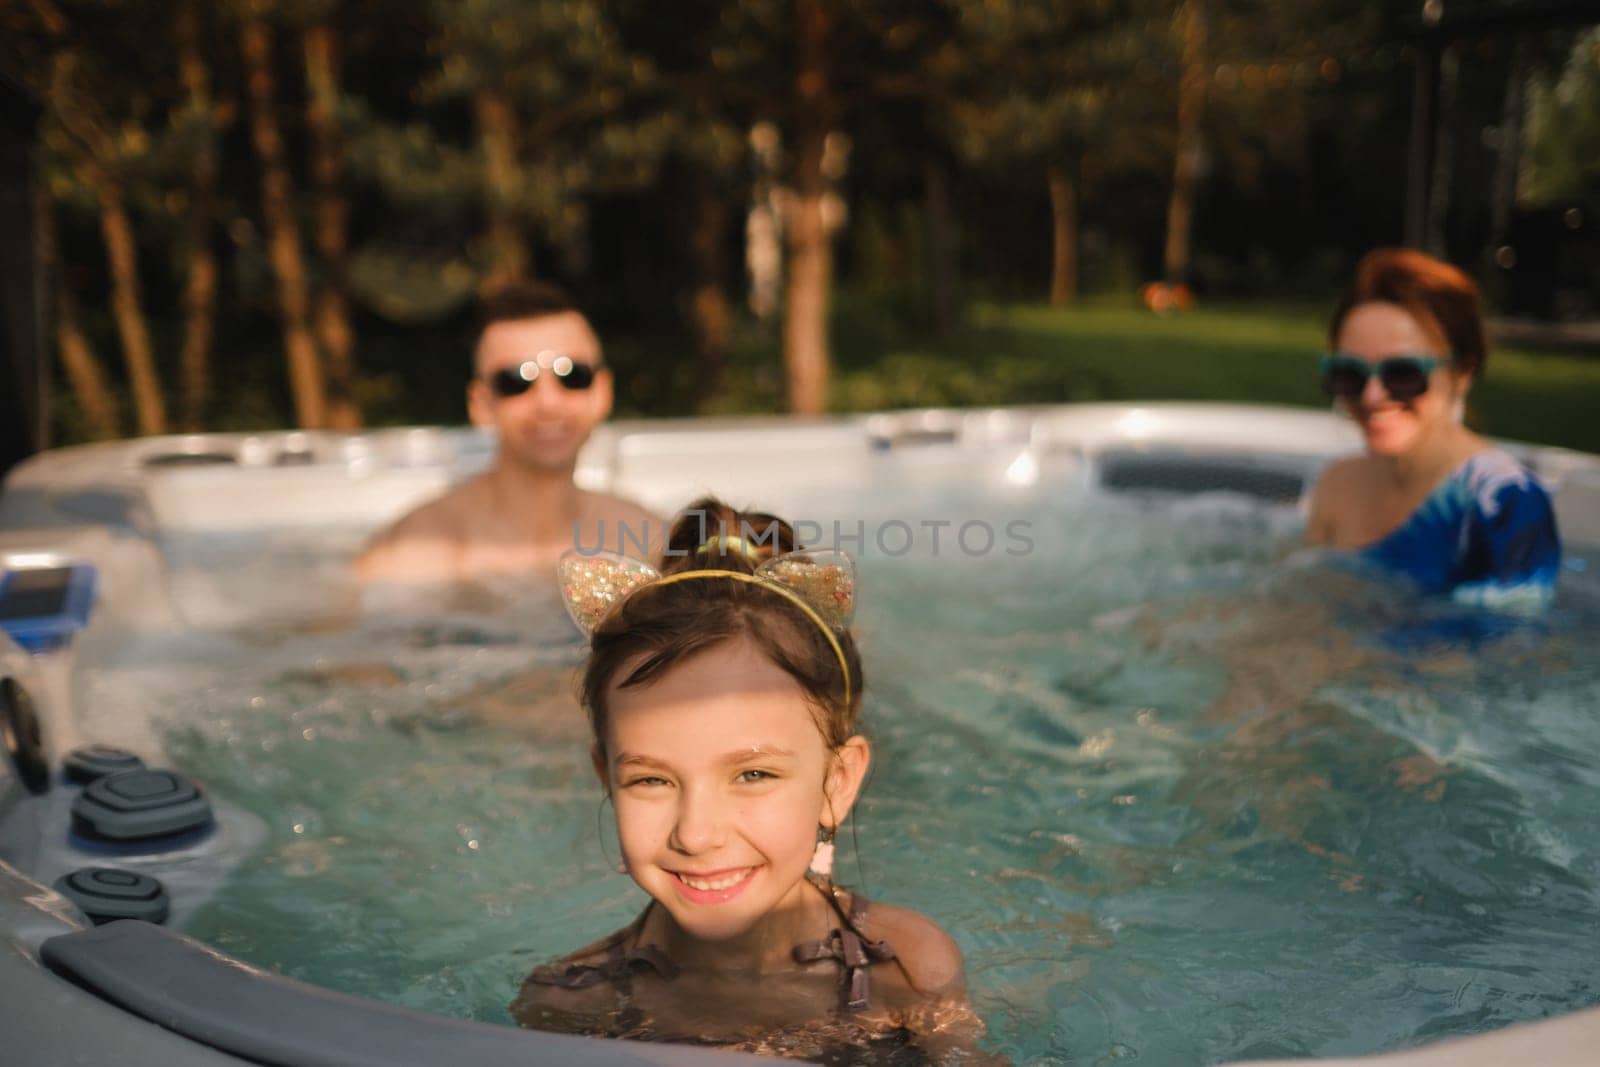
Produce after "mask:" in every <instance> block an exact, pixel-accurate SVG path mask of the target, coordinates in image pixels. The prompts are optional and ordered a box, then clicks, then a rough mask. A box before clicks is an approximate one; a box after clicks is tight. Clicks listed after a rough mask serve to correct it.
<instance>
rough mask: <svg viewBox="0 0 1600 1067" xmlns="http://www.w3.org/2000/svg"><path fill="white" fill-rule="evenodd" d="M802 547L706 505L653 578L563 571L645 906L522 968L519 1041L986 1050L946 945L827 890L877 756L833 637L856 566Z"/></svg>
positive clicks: (612, 792)
mask: <svg viewBox="0 0 1600 1067" xmlns="http://www.w3.org/2000/svg"><path fill="white" fill-rule="evenodd" d="M796 548H797V546H796V544H795V540H794V531H793V530H792V529H791V528H790V527H789V526H788V524H786V523H784V522H782V521H780V520H777V519H774V518H772V517H771V516H761V515H740V514H738V513H736V512H733V511H730V510H729V509H728V508H727V507H726V506H724V505H722V504H720V503H718V502H717V501H714V500H707V501H702V502H700V503H698V504H696V505H694V506H693V507H692V508H691V509H690V510H689V511H688V512H686V513H685V515H684V516H683V517H681V518H680V519H679V520H678V522H677V523H676V524H675V525H674V527H673V529H672V531H671V533H670V535H669V540H668V547H667V551H666V556H665V558H666V561H667V562H666V565H665V568H664V569H665V571H666V573H665V574H657V573H656V572H655V571H654V570H653V569H651V568H649V567H647V566H645V565H644V564H640V563H638V562H637V561H633V560H625V559H622V558H620V557H614V558H613V557H584V556H580V555H578V554H576V553H569V555H568V556H567V557H566V558H565V559H563V561H562V564H561V572H560V573H561V583H562V591H563V595H564V596H565V598H566V601H567V605H568V608H569V610H570V611H571V612H572V614H573V618H574V619H575V620H577V622H578V624H579V625H580V626H581V627H583V628H584V629H585V630H587V631H589V632H590V633H591V647H590V653H589V658H588V662H587V665H586V667H585V670H584V674H583V682H582V700H583V703H584V706H585V707H586V709H587V710H588V713H589V720H590V725H591V727H592V730H593V735H594V747H593V752H592V757H593V760H594V769H595V773H596V775H598V777H599V779H600V783H601V786H602V787H603V788H604V789H605V792H606V795H607V797H608V798H609V799H610V800H611V801H612V803H613V805H614V807H615V811H616V821H617V835H618V838H619V839H620V841H621V846H622V862H623V866H624V868H625V869H626V871H627V873H628V874H630V875H631V876H632V878H633V880H634V881H635V882H636V883H638V885H639V887H640V888H641V889H643V890H644V891H645V892H646V893H648V894H649V895H650V901H649V903H647V904H646V905H645V908H644V910H643V911H642V912H641V913H640V915H639V917H638V918H637V919H635V920H634V921H633V922H632V923H630V924H629V925H628V926H626V927H624V928H623V929H621V930H619V931H617V932H616V933H614V934H612V935H611V936H609V937H607V938H605V939H603V940H601V941H599V942H596V943H595V944H593V945H590V946H588V947H587V948H583V949H579V950H578V951H577V952H574V953H572V954H571V955H569V956H567V957H565V958H563V959H561V960H559V961H557V962H556V963H555V964H553V965H551V966H547V967H540V968H538V969H537V970H535V971H534V972H533V973H532V974H531V975H529V976H528V978H527V979H526V980H525V981H524V983H523V986H522V990H521V992H520V994H519V995H518V997H517V999H516V1001H515V1003H514V1004H513V1005H512V1014H513V1015H514V1016H515V1017H516V1019H517V1020H518V1022H520V1023H521V1024H522V1025H524V1026H527V1027H531V1028H536V1029H546V1030H561V1031H566V1032H576V1033H586V1034H596V1035H607V1036H612V1037H630V1038H639V1039H647V1040H664V1041H688V1042H693V1043H698V1044H712V1045H721V1046H727V1047H734V1048H741V1049H745V1050H747V1051H761V1052H770V1053H777V1054H780V1055H788V1056H795V1057H801V1058H807V1059H820V1060H823V1061H825V1062H829V1061H833V1060H836V1059H838V1060H840V1062H843V1061H845V1060H848V1061H849V1062H860V1061H861V1057H863V1056H866V1057H868V1058H870V1057H871V1056H872V1054H873V1050H874V1049H876V1050H877V1051H878V1052H879V1054H881V1055H884V1056H885V1057H886V1058H889V1059H891V1060H893V1062H914V1061H917V1060H921V1059H923V1058H924V1056H926V1057H932V1058H938V1057H940V1056H941V1055H942V1054H943V1052H944V1051H946V1050H951V1049H955V1048H967V1049H970V1048H971V1047H972V1044H973V1041H974V1040H975V1038H976V1036H977V1034H979V1033H981V1029H982V1027H981V1024H980V1023H979V1022H978V1020H977V1018H976V1016H974V1015H973V1013H972V1010H971V1008H970V1007H969V1006H968V1003H967V997H966V990H965V982H964V977H963V974H962V966H961V953H960V950H959V949H958V948H957V947H956V945H955V942H954V941H952V940H951V939H950V937H949V936H948V935H946V934H945V933H944V931H943V930H941V929H940V928H939V927H938V926H936V925H935V924H934V923H933V922H931V921H930V920H928V919H927V918H924V917H923V916H921V915H919V914H917V913H915V912H911V911H907V910H905V909H903V908H896V907H891V906H888V905H884V904H878V903H872V904H870V905H869V904H868V902H867V899H866V898H865V897H864V896H862V895H861V894H859V893H852V892H849V891H847V890H845V889H843V888H841V887H839V886H838V885H836V884H834V881H833V878H832V856H833V838H834V835H835V834H836V833H837V832H838V830H839V828H840V826H841V824H842V823H843V822H844V821H845V819H846V817H847V816H848V815H849V814H850V809H851V807H852V805H853V804H854V803H855V800H856V796H857V794H858V793H859V792H860V789H861V785H862V780H863V779H864V778H865V776H866V773H867V767H868V764H869V763H870V761H871V749H870V747H869V746H868V744H867V741H866V739H865V738H863V737H862V736H861V735H860V734H859V733H857V732H856V731H857V716H858V714H859V711H860V706H861V690H862V674H861V659H860V656H859V655H858V654H857V651H856V647H855V643H854V641H853V640H852V639H851V636H850V633H849V631H848V630H847V629H846V628H845V627H846V625H847V624H848V622H849V619H850V614H851V612H852V611H853V608H854V598H855V572H854V568H853V566H852V565H851V563H850V561H849V559H848V557H846V556H844V555H843V554H842V553H833V552H824V553H800V552H797V551H796ZM918 1049H920V1050H921V1052H922V1053H923V1054H924V1055H918V1054H917V1052H916V1050H918ZM908 1052H909V1053H910V1054H911V1056H912V1059H911V1060H907V1059H906V1058H905V1056H906V1054H907V1053H908ZM841 1057H842V1059H841Z"/></svg>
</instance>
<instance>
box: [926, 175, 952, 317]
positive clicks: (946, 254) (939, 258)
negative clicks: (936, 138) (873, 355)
mask: <svg viewBox="0 0 1600 1067" xmlns="http://www.w3.org/2000/svg"><path fill="white" fill-rule="evenodd" d="M922 187H923V196H924V198H925V200H926V203H925V205H924V211H925V212H926V223H925V224H926V226H927V231H928V252H927V259H928V262H927V272H928V300H929V303H930V305H931V307H930V310H931V312H932V315H931V318H932V320H933V328H934V331H935V332H936V333H938V334H939V335H940V336H941V337H944V336H948V335H949V333H950V330H951V328H952V327H953V326H954V325H955V323H954V321H953V315H952V312H953V311H954V308H955V302H956V295H955V289H956V285H955V247H954V246H955V241H954V239H953V235H952V233H951V224H950V176H949V172H948V171H947V170H946V169H945V165H944V161H943V160H940V159H937V158H934V157H932V156H930V157H928V159H926V160H925V161H924V162H923V165H922Z"/></svg>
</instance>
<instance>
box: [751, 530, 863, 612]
mask: <svg viewBox="0 0 1600 1067" xmlns="http://www.w3.org/2000/svg"><path fill="white" fill-rule="evenodd" d="M756 575H757V577H760V578H766V579H768V580H770V581H774V582H777V583H778V584H779V585H783V586H786V587H788V588H789V589H790V590H792V591H793V592H794V593H795V594H796V595H798V596H799V597H800V599H802V600H804V601H805V602H806V603H807V604H810V605H811V607H812V609H813V610H815V611H816V613H817V614H818V615H821V616H822V618H823V619H824V620H825V621H826V622H827V623H828V625H829V626H832V627H833V628H834V629H837V630H842V629H844V628H845V627H846V626H849V625H850V620H851V619H852V618H854V617H855V613H856V564H855V561H854V560H852V559H851V558H850V556H849V555H848V554H847V553H845V552H841V551H839V550H837V549H828V550H826V551H815V552H812V551H800V552H789V553H786V554H784V555H782V556H774V557H773V558H772V559H769V560H767V561H766V562H765V563H763V564H762V565H761V566H759V567H757V568H756Z"/></svg>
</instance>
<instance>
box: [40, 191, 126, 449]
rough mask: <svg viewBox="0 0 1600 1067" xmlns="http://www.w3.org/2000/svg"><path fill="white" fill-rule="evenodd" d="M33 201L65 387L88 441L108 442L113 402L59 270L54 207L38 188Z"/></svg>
mask: <svg viewBox="0 0 1600 1067" xmlns="http://www.w3.org/2000/svg"><path fill="white" fill-rule="evenodd" d="M37 200H38V207H37V209H36V210H37V212H38V219H39V268H40V271H41V273H43V275H44V277H45V278H46V279H48V283H47V284H49V286H50V292H51V293H52V295H53V296H54V297H55V300H54V312H55V314H54V316H53V317H54V319H55V327H56V346H57V347H58V348H59V349H60V350H61V364H62V366H63V367H64V368H65V370H66V372H67V384H68V386H69V387H70V388H71V389H72V396H73V398H74V399H75V400H77V402H78V409H79V410H80V411H82V412H83V420H84V423H85V424H86V427H87V430H88V433H89V437H90V439H91V440H95V441H109V440H111V439H112V438H115V437H120V436H121V431H120V430H119V429H118V426H117V423H118V419H117V400H116V397H114V396H112V394H111V388H110V386H109V385H107V384H106V372H105V368H104V367H103V366H102V365H101V363H100V360H99V359H98V358H97V357H96V356H95V354H94V350H93V349H92V348H90V347H89V339H88V338H87V337H85V336H84V334H83V330H82V329H80V328H79V326H78V302H77V300H76V299H75V298H74V297H73V294H72V288H71V287H70V286H69V285H68V284H67V275H66V271H64V270H63V269H62V267H61V259H60V246H59V244H58V243H57V240H56V223H55V206H54V205H53V204H52V203H51V202H50V194H49V193H47V192H45V191H44V190H43V189H42V188H41V189H40V190H39V193H38V197H37Z"/></svg>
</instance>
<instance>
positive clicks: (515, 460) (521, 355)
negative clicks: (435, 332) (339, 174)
mask: <svg viewBox="0 0 1600 1067" xmlns="http://www.w3.org/2000/svg"><path fill="white" fill-rule="evenodd" d="M481 322H482V330H481V332H480V333H479V335H478V344H477V350H476V352H475V353H474V355H473V376H472V380H471V381H470V382H469V383H468V384H467V412H468V414H469V416H470V417H471V419H472V422H473V425H475V426H479V427H482V428H485V429H491V430H493V431H494V434H495V438H496V450H495V458H494V461H493V462H492V463H491V464H490V466H489V469H488V470H486V471H484V472H483V473H481V474H478V475H476V476H475V477H473V478H470V479H468V480H467V481H465V482H463V483H462V484H460V485H458V486H455V487H454V488H452V489H451V490H450V491H449V492H447V493H445V495H443V496H441V497H439V498H438V499H436V500H433V501H430V502H428V503H426V504H423V505H422V506H421V507H419V508H417V509H416V510H414V511H412V512H410V513H409V514H407V515H405V516H403V517H402V518H401V519H400V520H399V521H398V522H396V523H395V524H394V525H392V526H390V527H389V528H388V529H387V530H384V531H383V532H382V533H380V534H379V535H378V536H377V537H376V538H374V539H373V541H372V542H371V543H370V544H368V546H367V548H366V549H365V550H364V551H363V552H362V553H361V555H360V556H359V557H357V559H356V561H355V570H356V574H357V575H358V576H359V577H360V578H362V579H363V580H365V581H434V582H437V581H447V582H448V581H455V582H459V581H470V580H473V579H477V578H484V577H490V576H493V575H501V574H515V573H526V572H535V573H538V574H541V575H544V574H549V573H551V568H552V567H554V565H555V561H556V559H557V558H558V557H559V556H560V555H561V553H562V552H564V551H565V550H567V549H569V548H572V547H573V545H574V543H575V538H576V539H579V540H578V541H577V542H576V543H580V544H583V545H591V546H592V545H600V544H603V545H605V546H606V547H608V548H609V547H612V546H613V545H617V544H619V543H620V544H621V545H622V546H623V547H620V548H618V550H619V551H626V550H628V549H629V548H632V549H633V550H634V551H637V548H636V547H635V544H636V542H637V540H639V539H649V538H653V537H656V536H658V531H663V530H664V529H665V527H664V526H662V525H661V523H660V521H659V520H658V519H656V517H654V516H652V515H650V514H649V513H648V512H647V511H645V510H644V509H643V508H641V507H639V506H638V505H637V504H634V503H633V502H631V501H628V500H624V499H622V498H620V497H616V496H611V495H609V494H605V493H595V492H590V491H588V490H584V489H580V488H578V486H577V485H576V484H574V482H573V471H574V469H575V467H576V466H577V461H578V452H579V450H580V449H581V448H582V447H583V444H584V442H585V441H587V440H588V439H589V435H590V433H591V432H592V431H593V430H594V428H595V427H596V426H598V425H599V424H600V423H601V422H603V421H605V419H606V417H607V416H608V415H610V414H611V399H612V393H611V388H612V379H611V372H610V371H609V370H607V369H606V367H605V363H604V361H603V357H602V354H601V349H600V339H599V338H598V337H597V336H596V335H595V332H594V329H593V328H592V327H591V326H590V325H589V320H588V319H587V318H585V316H584V315H583V313H582V312H581V311H580V310H578V307H577V305H576V304H574V303H573V301H572V299H571V297H570V296H568V295H567V294H566V293H565V292H564V291H562V290H561V289H559V288H557V287H556V286H553V285H548V284H544V283H537V282H527V283H520V284H517V285H513V286H510V287H508V288H505V289H502V290H500V291H498V292H496V293H494V294H492V295H491V296H489V297H488V298H487V299H486V300H485V302H484V306H483V308H482V313H481ZM624 530H625V531H627V532H628V536H627V537H624V536H622V532H623V531H624ZM629 538H633V539H634V540H629Z"/></svg>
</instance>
